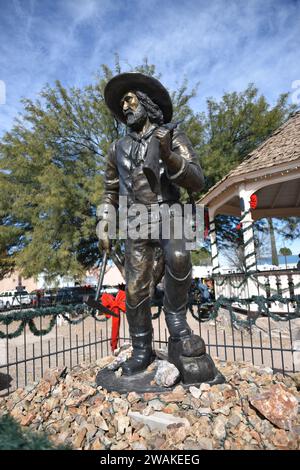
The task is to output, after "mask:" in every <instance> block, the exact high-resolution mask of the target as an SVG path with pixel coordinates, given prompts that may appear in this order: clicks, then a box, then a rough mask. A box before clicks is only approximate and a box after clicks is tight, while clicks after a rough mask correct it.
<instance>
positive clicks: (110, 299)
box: [101, 290, 126, 351]
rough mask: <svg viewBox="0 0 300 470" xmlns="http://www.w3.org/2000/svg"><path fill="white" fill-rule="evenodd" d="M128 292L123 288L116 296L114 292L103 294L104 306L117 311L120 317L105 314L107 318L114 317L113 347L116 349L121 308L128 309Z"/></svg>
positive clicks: (112, 328)
mask: <svg viewBox="0 0 300 470" xmlns="http://www.w3.org/2000/svg"><path fill="white" fill-rule="evenodd" d="M125 300H126V294H125V292H124V291H123V290H119V292H118V293H117V295H116V297H114V296H113V295H112V294H107V293H106V292H104V294H102V296H101V303H102V305H103V306H104V307H107V308H109V310H111V311H112V312H113V313H116V314H117V315H118V317H113V316H111V315H109V314H105V316H106V318H109V317H112V327H111V341H110V345H111V349H112V351H114V350H115V349H116V348H117V345H118V341H119V331H120V310H122V312H125V311H126V303H125Z"/></svg>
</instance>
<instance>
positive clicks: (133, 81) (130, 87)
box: [104, 72, 173, 124]
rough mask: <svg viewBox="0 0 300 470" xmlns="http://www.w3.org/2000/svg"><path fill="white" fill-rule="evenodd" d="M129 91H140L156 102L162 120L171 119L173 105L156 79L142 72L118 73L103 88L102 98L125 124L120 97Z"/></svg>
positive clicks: (167, 120)
mask: <svg viewBox="0 0 300 470" xmlns="http://www.w3.org/2000/svg"><path fill="white" fill-rule="evenodd" d="M129 91H142V92H143V93H146V95H148V96H149V98H150V99H151V100H152V101H153V102H154V103H155V104H157V105H158V106H159V107H160V109H161V111H162V113H163V116H164V122H165V123H168V122H170V121H171V119H172V115H173V106H172V101H171V98H170V95H169V93H168V91H167V90H166V88H165V87H164V86H163V85H162V84H161V83H160V82H159V81H158V80H157V79H156V78H153V77H150V76H148V75H144V74H143V73H136V72H129V73H120V74H119V75H116V76H115V77H113V78H112V79H111V80H110V81H109V82H108V83H107V85H106V87H105V89H104V99H105V103H106V104H107V106H108V108H109V109H110V110H111V112H112V113H113V115H114V116H115V117H116V118H117V119H118V120H119V121H121V122H123V123H124V124H126V117H125V116H124V114H123V110H122V107H121V99H122V98H123V96H124V95H125V93H128V92H129Z"/></svg>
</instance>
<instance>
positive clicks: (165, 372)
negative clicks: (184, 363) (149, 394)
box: [154, 361, 180, 387]
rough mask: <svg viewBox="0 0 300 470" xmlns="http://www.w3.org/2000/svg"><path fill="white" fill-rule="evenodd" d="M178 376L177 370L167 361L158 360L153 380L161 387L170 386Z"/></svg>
mask: <svg viewBox="0 0 300 470" xmlns="http://www.w3.org/2000/svg"><path fill="white" fill-rule="evenodd" d="M179 377H180V372H179V370H178V369H177V368H176V367H175V366H174V364H171V363H170V362H168V361H158V367H157V371H156V374H155V377H154V381H155V382H156V383H157V385H160V386H162V387H172V385H174V384H175V383H176V382H178V379H179Z"/></svg>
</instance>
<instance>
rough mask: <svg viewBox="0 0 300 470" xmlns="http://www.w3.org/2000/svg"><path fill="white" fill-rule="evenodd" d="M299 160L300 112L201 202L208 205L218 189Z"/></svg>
mask: <svg viewBox="0 0 300 470" xmlns="http://www.w3.org/2000/svg"><path fill="white" fill-rule="evenodd" d="M296 160H300V111H298V112H296V113H294V114H293V115H292V116H291V117H290V118H289V119H288V120H287V121H286V122H285V123H284V124H283V125H282V126H280V127H279V128H278V129H277V130H276V131H275V132H274V133H273V134H272V135H271V136H270V137H269V138H268V139H266V140H265V141H264V142H263V143H262V144H261V145H260V146H259V147H258V148H257V149H255V150H254V151H253V152H251V153H249V155H248V156H247V157H246V158H245V159H244V161H243V162H242V163H240V165H238V166H237V167H236V168H235V169H233V170H232V171H230V172H229V173H228V174H227V175H226V176H224V178H222V179H221V180H220V181H218V183H216V184H215V185H214V186H213V187H212V188H210V190H209V191H208V192H207V193H206V194H205V195H204V196H202V197H201V198H200V200H199V203H202V204H206V203H208V201H210V200H211V198H213V197H214V194H213V193H216V189H217V190H218V193H219V192H220V191H224V190H225V189H227V188H228V187H229V186H231V185H232V184H234V183H238V182H240V181H243V180H244V179H245V178H247V179H249V178H251V177H254V176H256V175H259V173H260V172H261V171H263V172H264V173H266V172H268V171H267V169H269V172H273V171H274V167H276V168H278V169H280V168H281V167H282V166H286V165H287V164H289V165H290V164H291V163H292V162H294V161H296ZM295 166H296V165H295ZM272 170H273V171H272Z"/></svg>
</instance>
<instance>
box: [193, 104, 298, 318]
mask: <svg viewBox="0 0 300 470" xmlns="http://www.w3.org/2000/svg"><path fill="white" fill-rule="evenodd" d="M253 195H256V198H255V199H256V200H257V206H256V208H255V209H254V210H253V209H251V200H253ZM198 203H199V204H202V205H204V206H206V207H207V208H208V212H209V221H210V241H211V252H212V265H213V275H214V278H215V280H216V283H215V286H216V296H217V297H219V296H220V295H224V296H227V297H230V296H231V297H232V296H238V297H240V298H246V297H248V298H249V297H251V296H252V295H264V296H266V297H270V296H271V295H274V294H276V293H277V294H278V295H279V296H280V295H284V296H286V297H292V296H293V295H295V294H297V293H300V289H299V285H298V284H299V281H300V275H299V274H300V273H299V274H297V272H296V271H294V270H278V271H275V270H272V271H264V272H262V271H259V270H258V269H257V260H256V253H255V245H254V237H253V222H254V221H255V220H258V219H260V218H263V217H286V216H300V112H297V113H295V114H293V115H292V116H291V117H290V118H289V119H288V120H287V121H286V122H285V123H284V124H283V125H282V126H281V127H279V128H278V129H277V130H276V131H275V132H274V133H273V134H272V135H271V136H270V137H269V138H268V139H266V140H265V141H264V142H263V143H262V144H261V145H260V146H259V147H258V148H257V149H256V150H254V151H253V152H251V153H250V154H249V155H248V156H247V157H246V158H245V160H244V161H243V162H242V163H241V164H240V165H239V166H238V167H237V168H235V169H234V170H232V171H231V172H229V173H228V174H227V175H226V176H225V177H224V178H223V179H222V180H220V181H219V182H218V183H217V184H216V185H215V186H213V187H212V188H211V189H210V190H209V191H208V192H207V193H206V194H205V195H204V196H203V197H202V198H201V199H200V200H199V201H198ZM218 214H222V215H232V216H238V217H241V227H242V233H243V246H244V255H245V263H246V272H245V273H232V274H228V275H222V274H221V273H220V261H219V253H218V246H217V241H216V231H215V230H216V229H215V223H214V220H215V217H216V216H217V215H218ZM245 280H247V282H243V281H245ZM277 307H278V305H277ZM281 307H282V309H283V310H286V308H285V307H284V305H283V304H282V306H281ZM279 308H280V306H279Z"/></svg>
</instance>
